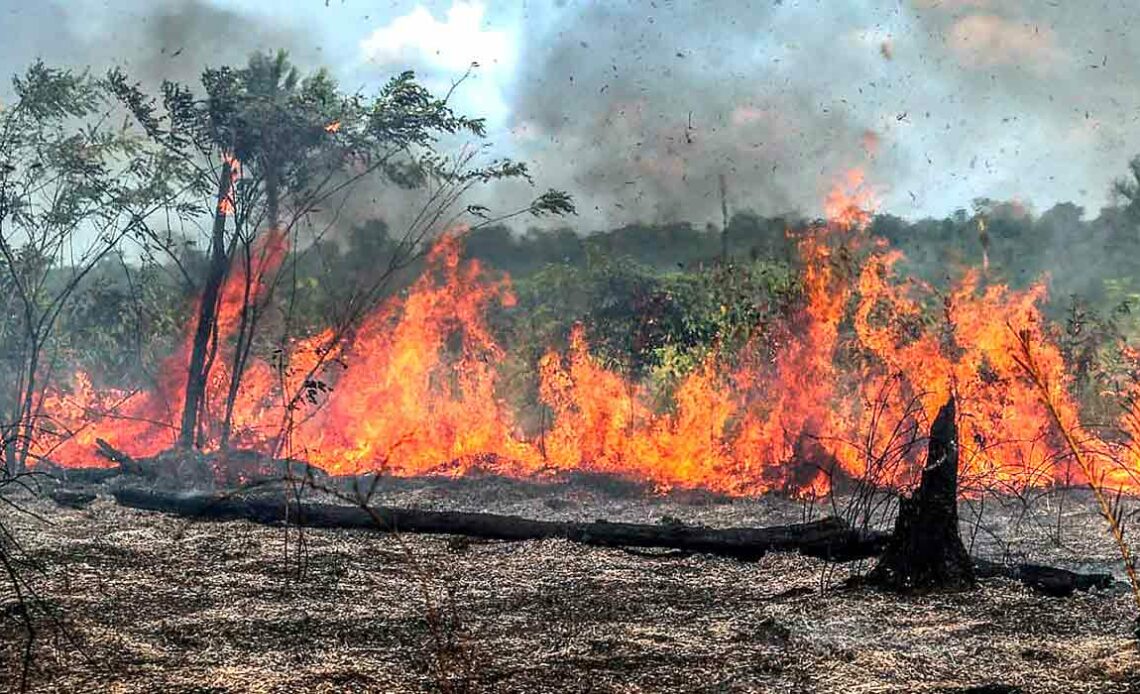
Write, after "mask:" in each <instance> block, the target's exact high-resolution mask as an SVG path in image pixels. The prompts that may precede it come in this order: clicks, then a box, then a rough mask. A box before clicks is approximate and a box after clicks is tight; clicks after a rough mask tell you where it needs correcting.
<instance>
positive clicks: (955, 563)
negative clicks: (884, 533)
mask: <svg viewBox="0 0 1140 694" xmlns="http://www.w3.org/2000/svg"><path fill="white" fill-rule="evenodd" d="M955 417H956V411H955V406H954V398H953V396H951V398H950V399H949V400H948V401H947V403H946V404H945V405H943V406H942V408H941V409H940V410H939V411H938V416H937V417H935V418H934V423H933V424H932V425H931V427H930V445H929V448H928V451H927V460H926V466H925V467H924V468H923V470H922V478H921V480H920V482H919V485H918V489H917V490H915V492H914V495H913V496H911V497H910V498H906V497H904V498H902V499H899V513H898V517H897V518H896V519H895V531H894V534H893V537H892V538H891V541H890V543H889V544H888V545H887V549H886V551H885V552H884V553H883V556H882V557H881V558H880V559H879V563H878V564H876V565H875V568H874V569H873V570H872V571H871V574H870V575H869V576H868V580H869V581H870V582H871V583H872V584H874V585H878V586H880V587H883V588H886V589H889V590H896V591H928V590H961V589H964V588H970V587H972V586H974V584H975V581H974V565H973V562H971V561H970V555H969V554H968V553H967V552H966V547H965V545H963V544H962V536H961V535H960V533H959V528H958V426H957V423H956V421H955Z"/></svg>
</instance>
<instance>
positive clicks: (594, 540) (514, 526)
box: [112, 488, 888, 562]
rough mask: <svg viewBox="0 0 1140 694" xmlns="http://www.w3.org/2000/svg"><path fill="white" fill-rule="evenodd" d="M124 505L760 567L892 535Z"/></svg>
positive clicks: (843, 553) (241, 500) (192, 496)
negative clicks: (635, 551)
mask: <svg viewBox="0 0 1140 694" xmlns="http://www.w3.org/2000/svg"><path fill="white" fill-rule="evenodd" d="M112 493H113V494H114V497H115V500H116V501H117V502H118V503H119V504H120V505H123V506H127V507H130V508H136V509H143V510H148V511H161V512H163V513H172V514H176V515H180V516H185V517H189V518H198V519H203V520H216V521H228V520H246V521H252V522H254V523H262V524H268V525H278V524H282V523H286V522H287V523H290V524H294V525H299V526H303V527H308V528H344V529H358V530H377V531H381V532H392V533H425V534H436V535H462V536H467V537H476V538H484V539H489V540H512V541H518V540H545V539H565V540H570V541H572V542H579V543H582V544H587V545H597V546H603V547H642V548H645V547H657V548H665V549H676V550H684V551H688V552H694V553H702V554H713V555H718V556H723V557H731V558H733V559H738V560H742V561H756V560H758V559H760V558H761V557H763V556H764V555H765V554H766V553H767V552H800V553H801V554H805V555H808V556H812V557H818V558H821V559H825V560H828V561H837V562H838V561H850V560H855V559H865V558H868V557H874V556H876V555H878V554H879V553H880V552H882V550H883V547H884V546H885V545H886V542H887V539H888V536H887V535H886V534H884V533H880V532H876V531H868V530H856V529H854V528H852V527H851V526H850V525H849V524H848V523H847V522H846V521H844V520H842V519H840V518H826V519H823V520H818V521H814V522H810V523H797V524H793V525H782V526H774V527H769V528H707V527H701V526H688V525H680V524H675V523H668V524H660V525H647V524H638V523H610V522H607V521H602V520H599V521H594V522H590V523H581V522H568V521H541V520H531V519H527V518H520V517H518V516H505V515H497V514H491V513H466V512H458V511H423V510H415V509H402V508H391V507H381V506H348V505H340V504H316V503H297V502H296V501H294V500H286V499H283V498H278V497H236V496H226V495H217V494H197V493H181V494H172V493H164V492H158V491H149V490H143V489H135V488H124V489H119V490H115V491H114V492H112Z"/></svg>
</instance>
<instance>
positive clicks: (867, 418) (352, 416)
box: [37, 167, 1140, 495]
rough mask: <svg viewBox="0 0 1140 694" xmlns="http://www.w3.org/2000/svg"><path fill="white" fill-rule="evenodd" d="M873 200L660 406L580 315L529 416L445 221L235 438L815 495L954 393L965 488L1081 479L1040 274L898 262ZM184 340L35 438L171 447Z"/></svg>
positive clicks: (223, 352)
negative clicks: (1026, 277) (1046, 393)
mask: <svg viewBox="0 0 1140 694" xmlns="http://www.w3.org/2000/svg"><path fill="white" fill-rule="evenodd" d="M235 170H236V167H235ZM874 206H875V195H874V191H873V190H872V189H871V188H870V187H869V186H868V185H867V184H866V182H865V181H864V178H863V175H862V173H861V172H859V171H853V172H849V173H848V174H846V175H845V176H844V177H843V179H842V180H841V181H840V183H839V185H837V186H836V188H835V189H834V190H833V191H832V193H831V194H829V195H828V197H827V200H826V210H827V215H828V220H827V221H826V222H824V223H819V224H816V225H814V226H812V227H810V228H808V229H806V230H801V231H799V232H796V234H795V237H794V240H795V241H796V244H797V246H798V248H799V254H800V263H801V265H802V273H801V282H800V284H801V295H800V300H799V304H798V308H796V309H795V310H794V311H793V312H792V314H791V315H790V316H789V317H788V318H787V320H786V321H784V322H783V324H782V325H779V326H776V327H775V328H772V329H771V330H770V331H768V333H767V334H766V336H765V337H766V338H767V342H766V343H765V344H763V345H762V344H760V341H759V339H757V340H756V341H754V343H753V344H750V345H749V346H748V347H746V348H745V349H744V350H743V352H742V353H740V354H735V355H733V354H725V353H720V352H717V351H714V352H713V353H712V354H711V355H710V356H708V357H707V358H706V359H705V361H704V362H703V363H702V364H701V365H700V366H699V367H698V368H696V369H694V370H693V371H692V373H690V374H689V375H688V376H687V377H686V378H684V379H683V380H682V381H681V383H680V384H679V385H678V386H677V387H676V389H675V391H674V393H673V402H672V405H671V407H669V408H667V409H665V410H661V409H660V408H659V407H656V406H655V405H654V404H653V402H652V400H651V398H650V397H649V394H648V392H647V389H646V387H645V386H644V385H643V384H641V383H638V382H637V381H636V380H633V379H631V378H630V377H628V376H626V375H625V374H623V373H620V372H619V371H615V370H613V369H609V368H606V367H605V366H603V365H602V364H601V363H600V362H599V361H598V360H597V359H596V358H595V357H594V356H593V355H592V354H591V351H590V345H589V336H588V335H587V334H586V332H585V330H584V329H583V328H582V327H581V326H578V327H576V328H574V329H573V330H572V332H571V333H570V335H569V336H568V337H569V342H568V347H567V349H565V350H558V349H550V350H548V351H547V352H546V354H545V355H544V356H543V357H542V358H541V359H540V360H539V362H538V364H537V365H536V368H537V375H538V398H539V401H540V404H541V405H542V407H544V408H545V410H546V411H547V412H548V413H549V415H550V416H549V417H548V418H544V423H543V425H542V427H541V430H540V431H537V432H536V431H524V428H523V426H522V425H521V424H520V422H519V421H518V419H517V413H516V412H515V411H514V410H513V409H512V406H511V405H510V404H509V403H507V402H506V401H505V400H504V399H503V397H502V395H501V394H500V391H501V386H502V383H501V382H500V379H501V376H500V369H499V366H500V365H501V364H502V363H503V361H504V360H505V359H506V357H507V351H506V349H505V348H504V346H503V345H501V344H500V343H499V342H498V340H497V339H496V337H495V335H494V332H493V330H492V329H491V326H490V325H489V323H488V319H487V316H488V312H489V310H490V309H491V308H492V307H495V306H504V307H508V308H509V307H510V306H512V305H513V303H514V297H513V294H512V291H511V285H510V281H509V279H507V278H505V277H500V276H496V275H493V274H492V273H491V272H489V271H488V270H487V269H485V268H484V267H482V266H481V265H480V264H479V263H478V262H475V261H465V260H463V259H462V257H461V249H462V235H461V234H460V233H448V234H445V235H443V236H442V237H441V238H440V239H439V240H438V242H437V243H436V244H435V246H434V248H433V249H432V250H431V253H430V255H429V256H428V259H427V267H426V269H425V271H424V272H423V275H422V276H421V277H420V278H419V279H418V280H417V281H416V282H415V283H414V284H413V285H412V286H411V287H410V288H409V290H408V291H407V292H406V294H405V295H403V296H397V297H393V298H391V299H390V300H388V301H387V302H386V303H385V304H384V305H382V306H380V307H379V308H378V309H377V310H376V311H375V312H374V313H373V314H372V315H370V316H368V317H367V318H366V319H365V320H364V321H363V323H361V324H360V325H359V326H358V327H357V328H356V329H355V330H354V331H353V332H352V333H351V336H350V337H349V338H347V339H342V340H339V341H338V340H335V339H334V333H333V332H332V331H331V330H329V331H326V332H324V333H320V334H318V335H314V336H311V337H308V338H305V339H297V340H295V341H294V342H293V343H292V344H291V345H289V346H288V349H286V350H285V354H283V355H281V356H280V360H281V363H279V364H278V363H274V364H271V363H269V362H267V361H260V360H257V359H256V358H255V359H253V360H252V361H251V363H250V365H249V367H248V369H247V371H246V373H245V375H244V377H243V379H242V380H241V382H240V388H238V390H237V399H236V402H235V404H234V408H233V409H234V414H233V432H234V433H233V438H232V441H231V443H232V445H234V446H238V447H242V448H250V449H256V450H260V451H263V452H265V453H277V454H281V453H285V454H288V455H289V456H291V457H295V458H301V459H304V460H307V461H309V462H310V463H312V464H314V465H316V466H318V467H321V468H323V469H325V470H326V471H328V472H330V473H335V474H357V473H362V472H383V473H387V474H394V475H405V476H408V475H426V474H447V475H461V474H465V473H468V472H472V471H475V470H484V471H493V472H496V473H500V474H507V475H515V476H541V475H546V474H550V473H557V472H559V471H570V470H589V471H597V472H604V473H611V474H616V475H622V476H626V477H630V478H634V479H639V480H644V481H647V482H649V483H651V484H653V485H654V486H656V487H657V488H660V489H668V488H673V487H703V488H707V489H711V490H716V491H721V492H725V493H729V494H736V495H744V494H758V493H762V492H766V491H769V490H774V489H785V490H791V491H796V492H802V493H810V494H822V493H825V492H826V491H827V490H828V489H829V487H830V486H831V485H832V484H833V483H834V482H835V481H836V480H840V479H863V480H867V481H869V482H872V483H874V484H880V485H890V486H904V485H907V484H909V483H911V482H912V481H913V480H914V479H915V477H916V473H917V470H918V467H917V466H918V465H919V464H920V463H921V453H922V449H923V446H922V445H921V441H920V439H921V436H923V435H924V433H925V431H926V430H927V428H928V426H929V422H930V421H931V420H932V419H933V417H934V415H935V413H936V412H937V409H938V407H939V406H940V405H941V404H942V403H943V402H945V400H946V399H947V397H948V396H949V395H950V394H951V393H954V394H955V395H956V396H957V398H958V403H959V409H960V412H961V415H960V423H959V427H960V431H961V437H962V441H961V445H962V448H963V451H962V455H961V465H962V471H961V472H962V476H963V481H964V488H965V489H966V490H967V491H969V490H971V489H973V490H977V489H979V488H982V487H987V488H997V489H1024V488H1026V487H1035V486H1044V485H1048V484H1051V483H1054V482H1056V481H1059V480H1065V479H1067V476H1068V475H1070V474H1071V472H1072V471H1071V470H1069V469H1068V466H1067V465H1066V464H1065V463H1064V460H1065V458H1064V456H1063V455H1062V452H1063V446H1062V442H1061V441H1060V440H1059V438H1058V437H1057V434H1056V432H1055V431H1054V430H1053V428H1052V426H1051V425H1050V421H1051V420H1050V419H1049V416H1048V413H1047V412H1046V411H1045V410H1044V409H1043V407H1042V405H1041V404H1040V401H1039V398H1038V397H1037V394H1036V393H1035V391H1034V390H1033V385H1032V384H1031V383H1029V382H1028V381H1027V380H1026V378H1025V376H1024V374H1023V373H1021V371H1020V369H1019V367H1018V364H1017V362H1016V360H1015V359H1014V354H1015V352H1016V346H1017V340H1018V335H1019V333H1020V334H1025V335H1028V336H1030V337H1031V339H1032V341H1033V343H1034V344H1035V345H1038V348H1037V349H1038V351H1037V361H1038V363H1039V364H1040V365H1041V366H1042V368H1043V369H1044V370H1045V372H1046V373H1045V376H1046V378H1047V380H1048V382H1049V383H1050V384H1051V387H1054V388H1056V389H1057V393H1056V394H1057V401H1058V402H1059V403H1061V405H1060V406H1061V409H1062V416H1064V417H1065V418H1067V419H1066V421H1070V422H1072V424H1073V426H1074V427H1078V426H1079V417H1078V413H1077V409H1076V405H1075V403H1074V402H1073V401H1072V400H1071V399H1069V398H1068V397H1067V396H1066V395H1065V393H1066V392H1067V391H1066V387H1067V383H1068V377H1067V375H1066V374H1067V369H1066V365H1065V363H1064V360H1063V358H1062V356H1061V353H1060V351H1059V350H1058V349H1057V348H1056V347H1055V346H1053V345H1052V343H1051V342H1050V340H1049V337H1048V335H1047V331H1046V329H1045V326H1044V320H1043V318H1042V316H1041V312H1040V306H1041V304H1042V302H1043V301H1044V299H1045V289H1044V286H1043V285H1040V284H1039V285H1035V286H1033V287H1031V288H1029V289H1028V290H1025V291H1015V290H1012V289H1009V288H1008V287H1005V286H1003V285H999V284H993V283H990V282H988V281H987V279H986V276H985V274H984V273H981V272H978V271H968V272H966V273H965V274H964V275H963V277H962V278H961V279H960V280H958V281H957V283H955V284H954V285H953V286H952V287H951V288H950V289H949V290H947V291H944V292H941V293H940V292H938V291H936V290H935V289H934V288H932V287H929V286H925V285H923V284H922V283H920V282H917V281H904V280H901V279H900V278H899V277H898V273H897V272H896V268H897V267H898V266H899V264H900V263H902V262H903V261H904V258H903V257H902V255H901V254H900V253H899V252H897V251H893V250H891V249H889V248H887V247H886V246H885V244H884V243H882V242H880V241H878V240H876V239H873V238H871V237H870V236H869V234H868V233H867V228H868V225H869V223H870V220H871V210H873V209H874ZM253 250H254V252H253V253H252V258H253V261H252V263H250V265H249V267H248V268H245V267H242V268H239V269H238V270H237V271H235V272H233V273H231V276H230V277H228V278H227V282H226V285H225V287H224V290H223V293H222V299H221V311H220V316H219V349H218V356H217V358H216V359H215V361H214V366H213V370H212V372H211V383H210V391H209V396H208V403H207V404H208V407H207V411H208V419H209V422H208V425H207V427H206V441H207V443H206V446H207V448H212V449H216V448H217V447H218V446H219V445H220V442H219V438H218V431H217V430H218V426H217V424H216V422H217V420H218V418H219V416H220V413H221V412H222V411H223V409H224V401H223V398H224V397H225V394H226V393H227V391H228V390H229V383H230V379H231V377H232V374H231V364H232V362H233V359H232V350H233V345H232V341H233V338H232V336H233V335H234V334H235V331H236V330H237V329H238V325H239V321H240V316H241V307H242V304H243V301H244V300H245V297H246V296H247V287H249V288H250V291H249V292H248V295H250V296H253V297H255V298H256V297H257V296H259V295H260V292H261V291H263V289H262V288H263V286H264V285H265V283H266V282H267V281H268V278H269V277H270V276H271V275H272V274H273V273H274V272H275V271H276V269H277V268H278V267H279V266H280V265H281V263H282V262H283V260H284V259H285V257H286V255H287V252H288V247H287V244H286V239H285V237H284V235H283V234H280V233H279V232H275V231H271V232H269V233H266V234H265V235H264V236H263V237H262V238H261V240H260V242H259V243H258V244H257V246H256V247H255V248H254V249H253ZM932 315H934V316H937V320H934V321H932V320H930V317H931V316H932ZM191 337H192V336H191V334H190V332H189V331H187V333H186V335H185V336H184V337H183V342H182V344H181V346H180V348H179V349H178V350H176V351H175V352H174V354H172V355H171V356H170V357H169V359H168V360H167V361H166V363H165V364H164V365H163V369H162V372H161V375H160V377H159V378H158V383H157V385H156V386H155V387H154V388H153V389H151V390H147V391H140V392H137V393H124V392H118V391H114V390H112V389H100V388H96V387H95V386H94V385H93V384H92V380H91V379H90V378H89V377H87V376H86V375H85V374H78V375H76V377H75V379H74V381H73V382H72V383H71V384H69V387H68V388H67V389H66V390H63V389H61V390H59V391H57V392H53V393H51V394H50V395H49V397H48V399H47V401H46V402H45V403H44V410H45V412H47V413H48V414H49V416H50V419H51V421H52V422H54V423H55V430H54V433H53V434H51V435H48V434H46V433H45V435H44V436H43V437H42V440H40V441H37V454H38V455H41V456H43V457H44V458H48V459H50V460H53V461H55V462H57V463H59V464H63V465H70V466H78V465H92V464H97V461H96V460H95V459H94V458H93V456H92V454H91V451H92V449H93V446H94V443H95V440H96V439H97V438H103V439H105V440H107V441H108V442H110V443H111V444H112V445H114V446H116V447H118V448H121V449H122V450H124V451H125V452H127V453H130V454H132V455H136V456H145V455H153V454H155V453H158V452H159V451H162V450H164V449H166V448H169V447H170V446H171V445H172V444H173V442H174V439H175V436H174V432H175V424H174V423H175V422H177V421H178V416H177V415H178V413H177V411H176V410H177V407H178V406H179V404H180V403H181V402H182V400H183V399H182V397H181V396H182V388H184V380H185V379H184V376H183V373H184V369H185V365H186V363H187V360H188V354H189V346H190V340H191ZM772 344H774V345H776V347H775V348H774V351H772V348H771V345H772ZM299 394H302V395H304V397H298V395H299ZM1136 395H1137V397H1136V398H1135V401H1136V402H1140V392H1138V393H1137V394H1136ZM283 423H284V425H283ZM1138 423H1140V405H1138V406H1137V407H1136V408H1134V410H1133V411H1132V412H1130V413H1129V417H1126V419H1125V420H1124V424H1125V425H1127V426H1125V428H1126V430H1127V431H1129V432H1130V433H1132V434H1133V435H1134V436H1140V424H1138ZM1128 426H1131V429H1128ZM914 444H917V445H914ZM1125 457H1126V466H1130V467H1126V468H1123V469H1121V468H1113V469H1111V470H1110V469H1108V468H1106V469H1105V470H1104V475H1105V479H1107V480H1108V481H1110V482H1111V483H1113V484H1116V485H1120V486H1125V487H1130V488H1132V489H1137V488H1140V485H1138V484H1137V482H1136V480H1135V479H1134V472H1133V471H1134V470H1140V455H1133V456H1131V457H1127V456H1125Z"/></svg>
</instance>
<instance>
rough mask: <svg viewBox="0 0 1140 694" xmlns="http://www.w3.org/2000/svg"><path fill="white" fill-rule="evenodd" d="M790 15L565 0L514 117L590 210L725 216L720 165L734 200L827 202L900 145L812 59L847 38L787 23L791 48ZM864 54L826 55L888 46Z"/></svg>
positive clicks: (527, 70)
mask: <svg viewBox="0 0 1140 694" xmlns="http://www.w3.org/2000/svg"><path fill="white" fill-rule="evenodd" d="M841 14H845V13H842V12H841ZM734 18H735V19H736V20H739V21H734ZM791 23H794V16H793V15H790V14H789V13H787V12H784V11H783V8H781V7H780V6H779V4H778V3H775V4H773V3H770V2H768V3H755V4H754V3H748V2H742V1H739V0H738V1H735V2H725V3H717V4H716V5H715V6H713V5H711V4H703V3H664V2H663V3H656V4H655V7H654V8H649V7H648V6H647V5H646V4H644V3H625V4H621V5H619V4H617V3H605V4H601V3H599V4H591V5H586V6H576V7H574V8H570V7H569V6H567V7H564V8H563V9H562V10H561V11H560V12H559V14H558V16H557V18H556V20H555V21H553V22H552V23H551V24H552V26H551V28H550V30H549V31H547V32H535V33H532V34H529V35H528V36H527V40H526V42H525V47H524V50H523V52H522V56H521V60H520V64H521V65H522V66H523V68H522V71H521V74H520V76H519V80H518V84H519V85H520V88H519V89H518V90H517V91H516V92H515V93H514V95H513V102H512V106H513V109H512V112H513V122H512V123H511V128H512V132H513V134H514V135H515V136H516V137H518V138H521V139H522V140H523V141H524V142H525V143H527V144H529V146H528V147H526V151H527V152H528V155H530V157H529V158H531V159H533V160H534V161H535V162H536V168H537V171H538V172H539V174H540V178H541V180H542V182H543V183H544V184H551V185H555V186H561V187H564V188H566V189H568V190H572V191H574V192H575V193H576V194H577V195H578V197H579V198H580V200H581V201H583V203H584V205H583V206H582V207H583V212H585V213H586V215H587V217H588V220H589V222H592V223H593V224H595V225H603V224H605V223H607V222H612V220H614V219H615V218H616V219H619V220H624V221H632V220H635V219H640V220H648V221H674V220H678V219H683V220H688V221H692V222H694V223H704V222H713V223H715V224H717V225H719V224H720V221H721V220H720V215H721V211H720V210H721V206H720V191H719V178H720V176H721V175H723V176H724V177H725V179H726V182H727V189H728V191H727V192H728V198H729V202H730V207H736V206H737V204H739V205H746V206H749V207H752V208H754V209H757V210H760V211H764V212H768V213H784V212H790V211H793V210H795V209H802V208H805V207H808V208H809V209H810V208H817V207H818V205H816V204H813V203H816V202H818V201H819V200H821V199H822V197H823V193H824V191H825V190H826V188H827V186H828V185H829V183H830V180H831V177H833V176H834V175H835V174H837V173H839V172H841V171H842V170H844V169H845V168H849V167H853V166H863V167H878V166H880V165H881V166H888V167H890V168H892V169H894V170H898V169H899V168H900V167H902V166H903V162H902V161H901V160H899V159H898V158H897V157H894V156H893V155H892V154H891V153H890V152H889V151H885V152H884V151H883V150H881V149H879V148H869V147H867V146H866V143H867V142H868V140H869V139H877V138H878V135H876V134H875V132H876V130H877V129H878V128H879V124H878V123H876V122H874V121H873V120H868V119H865V118H859V117H855V116H854V115H853V114H852V113H850V111H849V110H848V109H846V108H844V105H843V94H842V93H841V91H839V90H834V89H831V90H829V89H821V88H820V84H819V79H818V77H819V76H818V75H816V76H814V77H813V74H812V73H813V71H812V70H811V69H810V68H809V67H808V65H807V63H808V62H810V61H812V60H816V61H818V60H820V59H821V58H822V56H824V55H826V54H827V53H828V52H829V47H828V44H829V43H832V42H834V41H835V40H836V37H828V36H825V35H823V34H821V33H805V32H802V31H795V32H793V33H788V34H787V35H786V38H787V39H791V38H792V37H793V36H795V37H796V39H795V40H796V41H797V42H798V43H799V45H798V47H797V48H796V49H795V50H791V49H790V48H789V46H788V42H787V41H786V40H782V36H783V35H784V32H785V31H788V30H790V29H792V26H790V24H791ZM839 40H840V41H847V42H856V43H858V42H859V41H860V40H861V39H860V38H859V37H839ZM813 56H814V57H813ZM863 58H864V60H863V61H862V62H863V64H862V65H858V64H849V65H842V64H836V65H829V72H830V73H831V74H830V75H829V79H830V80H831V81H832V82H833V83H835V84H839V83H841V82H842V81H843V79H844V73H846V74H848V75H850V79H851V80H852V81H854V80H855V79H856V74H857V71H859V70H863V69H870V70H871V71H874V70H876V69H877V68H878V67H879V66H878V63H881V62H883V58H882V56H881V54H880V52H879V51H878V48H877V46H874V47H868V48H867V50H866V55H865V56H863ZM809 206H810V207H809Z"/></svg>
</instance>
